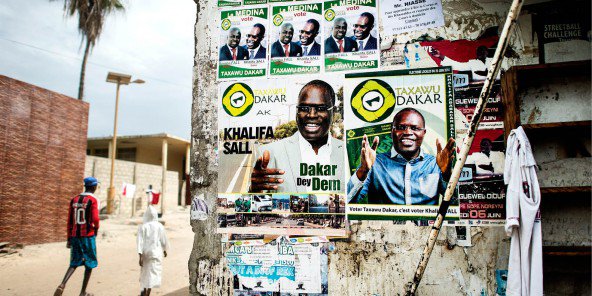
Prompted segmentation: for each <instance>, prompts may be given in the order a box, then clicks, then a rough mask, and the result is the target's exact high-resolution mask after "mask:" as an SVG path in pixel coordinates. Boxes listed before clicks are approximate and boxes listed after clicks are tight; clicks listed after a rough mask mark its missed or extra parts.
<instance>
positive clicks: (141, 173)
mask: <svg viewBox="0 0 592 296" xmlns="http://www.w3.org/2000/svg"><path fill="white" fill-rule="evenodd" d="M110 170H111V160H110V159H109V158H104V157H97V156H87V157H86V165H85V167H84V175H85V176H94V177H96V178H97V179H99V182H101V184H100V186H99V188H98V190H97V192H95V196H96V197H97V198H98V199H99V200H100V201H101V207H106V206H107V191H108V188H109V174H110V172H111V171H110ZM113 182H114V186H115V189H116V190H117V191H116V192H117V195H116V197H115V201H116V210H115V214H116V215H119V216H120V217H131V215H132V206H133V205H135V207H136V216H139V215H140V214H141V213H143V212H144V209H145V207H146V198H147V196H146V189H148V185H150V184H152V188H153V189H154V190H155V191H157V192H160V191H161V188H162V167H161V166H158V165H151V164H144V163H136V162H129V161H123V160H116V161H115V178H114V181H113ZM124 182H125V183H130V184H135V185H136V193H135V195H134V199H132V198H122V196H121V188H122V186H123V183H124ZM179 184H180V183H179V174H178V173H177V172H174V171H167V191H166V192H165V196H164V198H163V197H162V195H161V202H162V200H164V201H165V211H166V208H168V209H171V208H174V207H176V206H177V205H178V196H179V192H180V188H179ZM157 209H158V212H160V202H159V205H158V207H157ZM165 213H166V212H165Z"/></svg>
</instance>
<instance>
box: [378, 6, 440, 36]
mask: <svg viewBox="0 0 592 296" xmlns="http://www.w3.org/2000/svg"><path fill="white" fill-rule="evenodd" d="M379 19H380V21H381V22H382V27H383V28H384V33H385V34H386V35H395V34H401V33H405V32H412V31H419V30H424V29H427V28H434V27H440V26H443V25H444V14H443V13H442V2H440V0H380V17H379Z"/></svg>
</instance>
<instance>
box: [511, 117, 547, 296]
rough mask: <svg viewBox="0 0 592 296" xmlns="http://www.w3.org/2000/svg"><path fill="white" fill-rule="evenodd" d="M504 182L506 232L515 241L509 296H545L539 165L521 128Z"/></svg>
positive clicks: (515, 133) (513, 137)
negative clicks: (505, 189) (505, 186)
mask: <svg viewBox="0 0 592 296" xmlns="http://www.w3.org/2000/svg"><path fill="white" fill-rule="evenodd" d="M504 182H505V183H506V184H507V185H508V190H507V194H506V224H505V230H506V234H507V235H508V236H510V237H511V240H512V241H511V244H510V260H509V263H508V282H507V288H506V295H508V296H539V295H541V296H542V295H543V258H542V257H543V252H542V245H543V243H542V240H543V239H542V233H541V217H540V212H539V205H540V203H541V193H540V189H539V182H538V179H537V175H536V162H535V160H534V157H533V156H532V151H531V148H530V142H529V141H528V138H527V137H526V134H525V133H524V130H523V129H522V127H518V128H517V129H515V130H512V131H511V132H510V136H509V137H508V147H507V149H506V163H505V167H504Z"/></svg>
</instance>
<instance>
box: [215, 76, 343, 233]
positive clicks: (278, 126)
mask: <svg viewBox="0 0 592 296" xmlns="http://www.w3.org/2000/svg"><path fill="white" fill-rule="evenodd" d="M342 83H343V82H342V80H341V79H334V80H330V79H324V80H320V79H315V78H314V77H306V78H305V77H301V78H299V79H294V78H293V79H268V80H252V81H244V82H223V83H220V85H219V102H220V105H219V122H218V127H219V141H220V143H219V147H221V148H220V152H221V153H220V162H219V183H218V185H219V195H218V198H219V199H218V204H219V206H220V205H222V207H221V208H222V211H223V212H222V213H220V215H219V217H218V219H219V220H218V223H219V229H218V230H219V232H220V233H229V234H233V233H240V234H277V235H326V236H337V237H342V236H345V234H346V232H345V229H346V223H345V166H344V159H345V156H344V153H343V151H344V148H345V147H344V142H343V140H342V139H343V121H342V118H343V115H342V112H343V107H342V102H343V98H342V93H343V92H342V87H343V86H342Z"/></svg>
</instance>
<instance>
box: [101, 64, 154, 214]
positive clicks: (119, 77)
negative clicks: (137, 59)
mask: <svg viewBox="0 0 592 296" xmlns="http://www.w3.org/2000/svg"><path fill="white" fill-rule="evenodd" d="M131 80H132V76H131V75H127V74H121V73H115V72H109V74H107V82H111V83H117V92H116V95H115V119H114V120H113V149H112V150H111V175H110V177H109V191H108V192H107V214H112V213H113V201H114V200H115V186H113V177H114V175H115V155H116V154H117V109H118V106H119V86H120V85H122V84H123V85H128V84H130V83H138V84H142V83H144V82H145V81H144V80H142V79H136V80H134V81H131Z"/></svg>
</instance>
